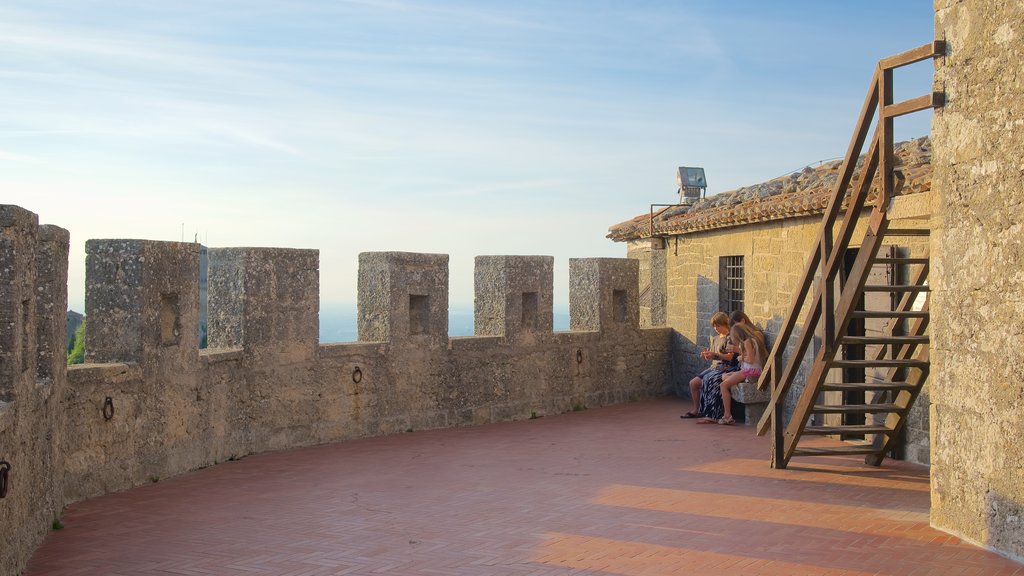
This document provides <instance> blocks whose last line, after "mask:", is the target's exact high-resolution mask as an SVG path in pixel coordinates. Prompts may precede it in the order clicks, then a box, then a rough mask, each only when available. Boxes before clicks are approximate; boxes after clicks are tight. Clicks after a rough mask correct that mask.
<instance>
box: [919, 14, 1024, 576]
mask: <svg viewBox="0 0 1024 576" xmlns="http://www.w3.org/2000/svg"><path fill="white" fill-rule="evenodd" d="M935 7H936V20H935V28H936V31H935V37H936V38H944V39H945V40H946V42H947V54H946V55H945V56H944V57H942V58H940V59H938V60H937V61H936V77H935V83H936V87H937V89H939V90H944V91H945V93H946V105H945V107H944V108H942V109H940V110H937V111H936V113H935V119H934V121H933V142H934V145H935V161H934V164H935V174H934V188H935V189H934V193H933V196H934V204H933V212H934V215H935V216H934V219H935V223H934V224H933V227H932V229H933V242H932V252H933V254H934V256H933V264H932V278H933V282H932V286H933V294H932V305H931V317H932V332H933V334H934V335H935V336H934V338H933V340H932V348H931V351H932V372H931V380H932V384H931V387H932V389H931V401H932V431H933V433H932V439H933V442H932V451H933V452H932V511H931V520H932V524H933V525H934V526H936V527H938V528H941V529H944V530H947V531H949V532H952V533H954V534H957V535H959V536H961V537H963V538H966V539H968V540H971V541H974V542H977V543H979V544H982V545H985V546H989V547H992V548H994V549H996V550H998V551H1000V552H1002V553H1003V554H1007V555H1009V556H1012V557H1015V558H1018V559H1024V444H1022V443H1021V442H1020V426H1021V424H1020V422H1021V415H1022V414H1024V349H1022V348H1021V347H1020V346H1017V345H1016V341H1017V339H1018V338H1017V336H1018V333H1019V332H1020V328H1019V327H1018V324H1019V322H1017V321H1016V320H1017V319H1018V318H1020V317H1021V316H1022V314H1024V305H1022V302H1024V271H1022V270H1024V267H1022V263H1024V244H1022V243H1021V230H1022V228H1021V227H1022V222H1021V217H1020V215H1021V210H1020V208H1021V204H1022V202H1024V161H1022V158H1024V99H1022V97H1021V96H1022V95H1024V75H1021V74H1020V73H1019V72H1016V71H1017V70H1019V68H1020V62H1021V61H1022V59H1024V5H1022V4H1021V3H1020V2H1000V1H997V0H976V1H972V2H959V1H953V0H938V1H937V2H936V3H935Z"/></svg>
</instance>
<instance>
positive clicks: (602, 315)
mask: <svg viewBox="0 0 1024 576" xmlns="http://www.w3.org/2000/svg"><path fill="white" fill-rule="evenodd" d="M639 270H640V268H639V263H638V262H637V261H636V260H632V259H623V258H571V259H570V260H569V329H570V330H593V331H599V332H608V331H612V332H614V331H629V330H638V329H639V327H640V310H639V303H638V299H639V298H638V296H639V294H638V290H639V285H640V284H639V282H640V279H639Z"/></svg>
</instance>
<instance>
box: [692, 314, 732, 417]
mask: <svg viewBox="0 0 1024 576" xmlns="http://www.w3.org/2000/svg"><path fill="white" fill-rule="evenodd" d="M729 325H730V322H729V315H728V314H726V313H725V312H716V313H715V315H714V316H712V317H711V327H712V328H713V329H714V331H715V333H714V334H712V335H711V337H710V342H709V346H708V347H707V348H705V349H704V350H701V353H700V357H701V358H703V359H705V360H710V361H711V366H710V367H708V368H705V369H704V370H703V371H701V373H700V374H697V375H696V376H694V377H693V378H692V379H690V400H691V401H692V402H693V409H692V410H690V411H689V412H687V413H686V414H683V415H682V416H680V418H700V417H701V416H702V414H701V412H700V387H701V383H702V382H703V379H704V377H705V376H707V375H708V374H710V373H711V372H714V371H717V370H718V367H719V365H720V364H721V363H722V362H723V361H725V362H732V361H733V360H734V359H735V358H736V353H735V352H726V347H727V346H728V345H729Z"/></svg>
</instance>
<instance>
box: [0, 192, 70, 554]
mask: <svg viewBox="0 0 1024 576" xmlns="http://www.w3.org/2000/svg"><path fill="white" fill-rule="evenodd" d="M68 245H69V235H68V232H67V230H63V229H61V228H58V227H56V226H40V225H39V219H38V217H37V216H36V215H35V214H33V213H31V212H29V211H27V210H24V209H22V208H19V207H17V206H3V205H0V493H2V492H3V491H4V490H6V496H5V497H3V498H0V573H2V574H18V573H19V572H20V570H21V568H22V567H23V566H24V565H25V563H26V562H27V561H28V557H29V555H30V554H31V552H32V550H33V549H34V548H35V546H36V545H37V544H38V543H39V542H41V541H42V539H43V537H44V536H45V535H46V533H47V532H48V531H49V530H50V526H51V523H52V522H53V520H54V518H57V517H59V516H60V513H61V509H62V508H63V505H64V498H63V494H62V491H63V465H64V464H63V463H64V454H63V453H62V451H61V446H62V443H63V441H64V439H65V434H66V430H65V429H64V428H63V427H62V426H61V420H62V417H63V415H62V411H61V410H60V407H59V405H60V402H61V399H62V397H63V396H64V394H65V390H66V385H67V381H66V380H67V379H66V377H65V374H66V355H65V354H64V353H63V351H64V334H63V330H64V328H63V325H64V322H65V317H66V311H67V270H68V261H67V255H68Z"/></svg>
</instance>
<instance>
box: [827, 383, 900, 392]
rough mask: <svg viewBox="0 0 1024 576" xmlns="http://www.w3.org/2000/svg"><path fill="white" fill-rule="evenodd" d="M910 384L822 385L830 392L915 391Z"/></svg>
mask: <svg viewBox="0 0 1024 576" xmlns="http://www.w3.org/2000/svg"><path fill="white" fill-rule="evenodd" d="M915 388H917V386H915V385H914V384H911V383H910V382H833V383H831V384H822V385H821V389H822V390H825V391H829V392H884V391H888V390H892V391H899V390H913V389H915Z"/></svg>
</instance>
